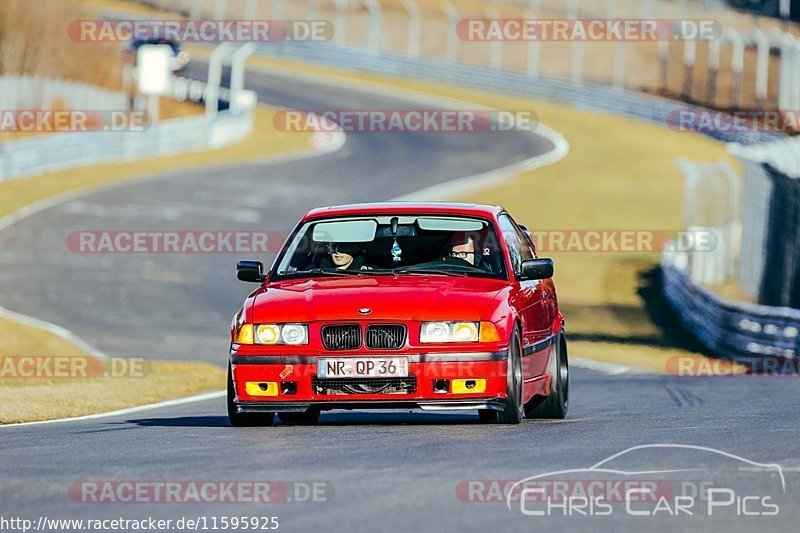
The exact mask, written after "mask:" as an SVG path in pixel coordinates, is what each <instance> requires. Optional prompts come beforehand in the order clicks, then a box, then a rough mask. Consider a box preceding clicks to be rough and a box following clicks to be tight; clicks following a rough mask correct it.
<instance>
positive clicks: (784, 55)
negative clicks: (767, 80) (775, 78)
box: [778, 32, 794, 111]
mask: <svg viewBox="0 0 800 533" xmlns="http://www.w3.org/2000/svg"><path fill="white" fill-rule="evenodd" d="M793 49H794V37H793V36H792V34H791V33H789V32H783V36H782V37H781V65H780V82H779V86H778V109H781V110H783V111H785V110H787V109H790V108H791V102H790V93H791V88H792V79H791V78H792V50H793Z"/></svg>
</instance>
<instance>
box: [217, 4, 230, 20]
mask: <svg viewBox="0 0 800 533" xmlns="http://www.w3.org/2000/svg"><path fill="white" fill-rule="evenodd" d="M227 13H228V0H215V1H214V19H215V20H225V15H226V14H227Z"/></svg>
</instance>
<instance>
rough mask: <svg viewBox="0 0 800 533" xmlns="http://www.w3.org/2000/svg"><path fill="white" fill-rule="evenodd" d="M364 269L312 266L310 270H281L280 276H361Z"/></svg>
mask: <svg viewBox="0 0 800 533" xmlns="http://www.w3.org/2000/svg"><path fill="white" fill-rule="evenodd" d="M366 272H367V271H364V270H339V269H335V268H312V269H309V270H295V271H294V272H279V273H278V275H279V276H307V275H309V274H311V275H316V274H323V275H326V276H360V275H362V274H364V273H366Z"/></svg>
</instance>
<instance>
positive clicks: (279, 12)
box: [272, 0, 284, 20]
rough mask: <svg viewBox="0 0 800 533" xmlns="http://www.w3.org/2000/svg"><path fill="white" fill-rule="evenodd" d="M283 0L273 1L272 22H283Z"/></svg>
mask: <svg viewBox="0 0 800 533" xmlns="http://www.w3.org/2000/svg"><path fill="white" fill-rule="evenodd" d="M283 13H284V11H283V0H272V20H283Z"/></svg>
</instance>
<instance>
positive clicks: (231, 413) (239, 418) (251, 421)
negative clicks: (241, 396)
mask: <svg viewBox="0 0 800 533" xmlns="http://www.w3.org/2000/svg"><path fill="white" fill-rule="evenodd" d="M228 420H229V421H230V423H231V425H232V426H233V427H239V428H241V427H254V426H271V425H272V424H273V422H274V421H275V413H246V414H245V413H237V412H236V391H235V390H234V389H233V373H232V372H231V365H228Z"/></svg>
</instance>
